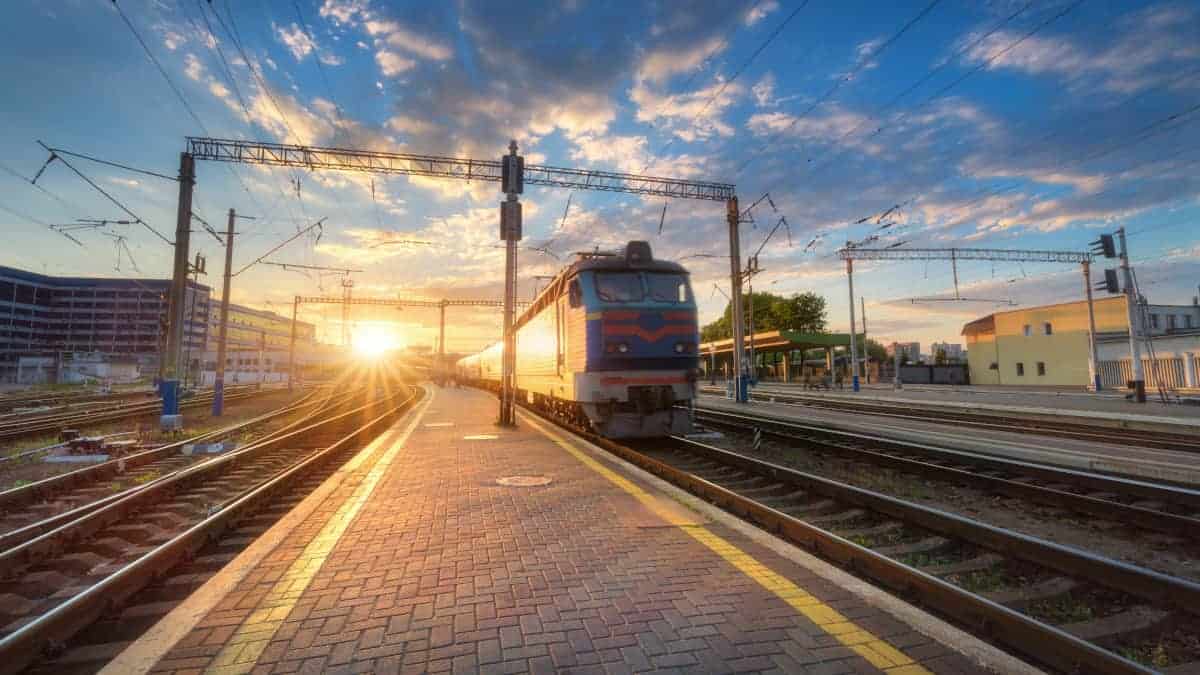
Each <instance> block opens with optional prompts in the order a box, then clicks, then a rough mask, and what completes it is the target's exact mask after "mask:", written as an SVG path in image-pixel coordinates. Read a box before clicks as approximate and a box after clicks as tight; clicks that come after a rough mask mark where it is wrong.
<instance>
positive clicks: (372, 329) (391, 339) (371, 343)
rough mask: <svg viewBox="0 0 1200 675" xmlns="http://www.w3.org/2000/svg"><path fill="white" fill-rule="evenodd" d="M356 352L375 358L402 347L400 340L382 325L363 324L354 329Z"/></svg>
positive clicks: (362, 355)
mask: <svg viewBox="0 0 1200 675" xmlns="http://www.w3.org/2000/svg"><path fill="white" fill-rule="evenodd" d="M353 343H354V352H355V353H356V354H358V355H359V356H361V357H364V358H369V359H375V358H379V357H380V356H382V355H383V354H385V353H387V352H390V351H393V350H396V349H400V348H401V347H403V345H402V344H401V343H400V340H399V339H397V338H396V336H395V335H394V334H393V333H392V332H391V331H389V330H387V329H386V328H384V327H382V326H363V327H361V328H358V329H357V330H355V331H354V340H353Z"/></svg>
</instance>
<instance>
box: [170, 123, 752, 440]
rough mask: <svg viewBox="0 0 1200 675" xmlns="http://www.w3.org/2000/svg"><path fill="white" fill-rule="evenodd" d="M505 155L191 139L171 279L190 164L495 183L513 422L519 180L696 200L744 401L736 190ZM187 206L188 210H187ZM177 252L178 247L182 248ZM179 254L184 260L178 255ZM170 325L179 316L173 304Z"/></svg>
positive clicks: (175, 338) (503, 403) (508, 410)
mask: <svg viewBox="0 0 1200 675" xmlns="http://www.w3.org/2000/svg"><path fill="white" fill-rule="evenodd" d="M508 150H509V152H508V154H507V155H503V156H502V157H501V158H500V159H498V160H480V159H470V158H460V157H442V156H437V155H420V154H412V153H400V152H381V151H375V150H361V149H351V148H330V147H320V146H309V145H293V144H286V143H272V142H263V141H243V140H233V139H221V138H205V137H195V136H189V137H188V138H187V149H186V150H185V151H184V152H182V153H181V155H180V169H179V184H180V195H179V204H180V207H179V216H178V221H177V227H176V242H177V247H176V248H177V250H176V270H175V281H176V282H177V284H181V283H182V279H183V275H181V273H180V270H181V267H180V262H179V261H180V260H183V261H185V262H186V260H187V245H188V229H189V228H188V224H189V220H190V219H189V217H188V215H189V214H190V212H191V197H192V195H191V193H192V187H193V185H194V184H195V161H196V160H207V161H215V162H235V163H241V164H259V165H266V166H283V167H292V168H304V169H309V170H317V169H321V170H336V171H357V172H361V173H378V174H389V175H409V176H427V177H431V178H446V179H458V180H468V181H473V180H479V181H488V182H493V183H500V184H501V191H502V192H503V193H504V195H505V198H504V201H502V202H501V209H500V239H501V240H503V241H504V242H505V249H506V250H505V285H504V340H505V359H504V361H503V364H502V375H501V383H502V386H501V397H500V422H501V424H511V423H512V422H513V420H514V419H515V418H514V416H513V407H512V406H513V400H514V396H513V392H514V382H515V380H514V370H515V344H514V338H513V332H512V325H513V318H514V307H515V303H516V272H517V262H516V261H517V257H516V243H517V242H518V241H520V239H521V229H522V228H521V204H520V201H519V199H518V195H519V194H520V193H521V192H523V191H524V185H525V183H528V184H530V185H545V186H550V187H560V188H569V189H574V190H596V191H601V192H622V193H628V194H638V195H651V196H658V197H667V198H674V199H699V200H706V201H716V202H725V219H726V223H727V225H728V228H729V258H730V285H731V286H732V291H733V292H732V293H731V294H730V295H731V296H732V313H733V317H734V322H733V323H734V325H733V333H734V334H733V339H734V343H735V345H736V348H735V349H734V352H733V359H734V369H735V372H736V373H738V374H739V376H738V377H737V378H736V383H735V398H736V399H737V400H738V401H740V402H744V401H746V400H747V392H746V377H745V370H746V369H745V364H744V354H743V353H742V349H741V345H742V343H743V336H744V330H743V325H742V322H743V321H742V272H741V260H740V259H741V247H740V235H739V231H738V226H739V224H740V223H741V222H742V220H741V215H742V214H741V212H740V211H739V209H738V198H737V193H736V189H735V186H734V185H733V184H731V183H718V182H712V181H696V180H684V179H679V178H667V177H662V176H643V175H638V174H630V173H621V172H615V171H598V170H593V169H578V168H570V167H556V166H544V165H537V164H530V165H526V164H525V160H524V158H523V157H521V156H520V155H518V154H517V144H516V141H513V142H510V143H509V146H508ZM185 207H186V208H185ZM180 249H182V250H180ZM181 256H182V257H181ZM171 318H172V320H174V321H180V320H181V318H182V317H181V316H180V315H179V312H178V310H176V309H175V308H174V306H173V308H172V317H171ZM171 340H172V341H171V345H170V346H169V348H168V352H169V354H168V358H169V359H170V361H169V363H170V364H171V369H170V370H169V371H168V374H169V377H175V376H176V371H177V368H178V364H177V358H178V357H177V356H171V354H176V353H177V351H178V347H179V344H180V342H181V341H182V335H181V333H180V332H179V331H172V332H171Z"/></svg>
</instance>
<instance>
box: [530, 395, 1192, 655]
mask: <svg viewBox="0 0 1200 675" xmlns="http://www.w3.org/2000/svg"><path fill="white" fill-rule="evenodd" d="M526 407H527V406H526ZM527 409H529V408H528V407H527ZM530 410H531V411H532V412H534V413H535V414H538V415H540V416H542V417H543V418H544V419H547V420H548V421H551V422H553V423H555V424H558V425H559V426H561V427H563V428H565V429H567V430H568V431H570V432H571V433H574V434H576V435H579V436H581V437H583V438H585V439H586V440H588V441H590V442H591V443H593V444H595V445H597V446H599V447H601V448H602V449H604V450H606V451H608V452H610V453H612V454H614V455H616V456H617V457H620V458H621V459H624V460H626V461H628V462H630V463H632V464H634V465H635V466H638V467H640V468H642V469H644V470H646V471H648V472H650V473H652V474H654V475H657V476H659V477H661V478H664V479H666V480H668V481H670V482H672V483H675V484H676V485H679V486H681V487H683V488H684V489H686V490H688V491H689V492H692V493H693V494H696V495H697V496H700V497H701V498H703V499H705V500H706V501H709V502H711V503H713V504H715V505H717V506H719V507H721V508H724V509H726V510H728V511H731V512H733V513H734V514H736V515H739V516H741V517H743V518H746V519H748V520H751V521H753V522H755V523H757V524H758V525H760V526H762V527H764V528H765V529H767V530H768V531H770V532H772V533H774V534H776V535H778V536H780V537H782V538H785V539H788V540H790V541H792V542H794V543H796V544H799V545H801V546H804V547H806V548H808V549H810V550H812V551H813V552H814V553H816V554H818V555H821V556H823V557H825V558H827V559H830V560H833V561H834V562H837V563H839V564H841V565H842V566H844V567H846V568H848V569H849V570H851V571H852V572H855V573H857V574H859V575H862V576H865V577H867V578H869V579H872V580H874V581H877V582H879V583H881V584H883V585H885V586H887V587H889V588H892V589H895V590H897V591H899V592H900V593H901V595H903V596H904V597H905V598H906V599H907V600H908V601H910V602H913V603H914V604H918V605H923V606H925V607H929V608H932V609H934V610H935V611H937V612H939V613H942V614H944V615H946V616H948V617H951V618H953V619H955V620H956V621H959V622H961V623H962V624H964V625H966V626H968V627H969V628H970V629H972V630H973V631H974V632H975V633H976V634H978V635H982V636H983V637H984V638H985V639H987V640H989V641H991V642H995V643H1000V644H1003V645H1004V646H1006V647H1008V648H1010V649H1013V650H1014V651H1017V652H1020V653H1024V654H1026V655H1028V656H1030V657H1033V658H1034V659H1036V660H1038V661H1039V662H1042V663H1045V664H1047V665H1050V666H1052V667H1054V668H1057V669H1059V670H1062V671H1063V672H1070V673H1079V672H1086V673H1102V674H1105V675H1107V674H1113V675H1117V674H1126V675H1127V674H1130V673H1137V674H1145V673H1153V672H1154V671H1153V670H1150V669H1148V668H1146V667H1144V666H1142V665H1140V664H1138V663H1135V662H1133V661H1130V660H1128V659H1125V658H1123V657H1121V656H1120V655H1118V654H1115V653H1113V652H1110V651H1107V650H1106V649H1103V648H1101V647H1099V646H1097V645H1095V644H1092V643H1090V642H1088V641H1086V640H1083V639H1081V638H1079V637H1076V636H1075V635H1072V634H1070V633H1068V632H1066V631H1064V630H1062V629H1059V628H1057V627H1055V626H1052V625H1049V624H1047V623H1044V622H1042V621H1038V620H1037V619H1034V618H1032V617H1029V616H1026V615H1024V614H1021V613H1020V612H1017V611H1015V610H1012V609H1009V608H1008V607H1005V606H1003V605H1000V604H999V603H996V602H993V601H991V600H988V599H987V598H984V597H982V596H979V595H976V594H975V593H972V592H970V591H967V590H964V589H962V588H960V587H958V586H955V585H954V584H952V583H949V582H947V581H943V580H942V579H939V578H937V577H935V576H933V575H931V574H928V573H925V572H922V571H920V570H918V569H915V568H913V567H909V566H908V565H905V564H903V563H900V562H898V561H895V560H892V559H891V558H888V557H887V556H885V555H883V554H880V553H876V552H875V551H872V550H871V549H869V548H866V547H864V546H859V545H858V544H855V543H854V542H851V541H849V540H848V539H845V538H843V537H840V536H838V535H836V534H834V533H832V532H829V531H826V530H823V529H821V528H819V527H816V526H814V525H810V524H808V523H806V522H804V521H802V520H799V519H798V518H795V517H793V516H790V515H788V514H786V513H783V512H781V511H778V510H776V509H773V508H771V507H770V506H767V505H766V504H763V503H761V502H759V501H757V500H755V499H752V498H750V497H746V496H743V495H741V494H738V493H737V492H734V491H732V490H729V489H727V488H724V487H721V486H719V485H717V484H715V483H713V482H710V481H708V480H705V479H703V478H701V477H699V476H696V475H695V474H692V473H690V472H688V471H686V470H683V469H680V468H677V467H674V466H671V465H670V464H669V463H667V462H664V461H661V460H658V459H654V458H652V457H649V456H647V455H645V454H643V453H642V452H639V451H637V450H635V449H633V448H630V447H628V446H625V445H622V444H620V443H617V442H615V441H612V440H610V439H607V438H603V437H600V436H597V435H595V434H592V433H590V432H587V431H583V430H581V429H578V428H575V427H572V426H568V425H565V424H564V423H563V422H562V421H561V420H557V419H555V418H552V417H548V416H546V415H544V414H543V413H542V412H541V411H537V410H532V409H530ZM671 440H672V442H676V443H680V444H681V445H682V446H684V447H686V448H687V450H688V451H690V452H693V453H694V454H697V455H700V456H702V457H707V458H709V459H713V460H715V461H717V462H718V463H721V464H725V465H727V466H732V467H734V468H738V469H741V470H744V471H747V472H749V473H753V474H758V475H760V476H765V477H769V478H774V479H776V480H783V481H784V482H790V483H792V484H793V485H798V486H800V487H802V488H803V489H805V490H810V491H812V492H814V493H817V494H821V495H823V496H825V497H827V498H831V499H835V500H839V501H843V502H846V503H850V504H855V505H858V506H861V507H864V508H867V509H870V510H873V511H876V512H878V513H882V514H885V515H888V516H890V517H892V518H896V519H898V520H901V521H903V522H909V523H916V524H918V525H919V526H921V527H924V528H925V529H928V530H930V531H933V532H941V533H943V534H948V535H950V536H953V537H955V538H957V539H960V540H965V541H969V542H972V543H974V544H976V545H979V546H981V547H982V548H987V549H992V550H999V551H1003V552H1004V554H1005V555H1006V556H1008V557H1017V558H1021V559H1026V560H1030V561H1031V562H1034V563H1035V564H1037V565H1039V566H1043V567H1049V568H1051V569H1056V570H1058V571H1060V572H1064V573H1066V574H1068V575H1069V576H1074V577H1084V578H1086V579H1088V580H1090V581H1093V582H1094V583H1097V584H1099V585H1102V586H1106V587H1109V588H1117V589H1118V590H1120V591H1122V592H1127V593H1132V594H1134V595H1137V596H1139V597H1143V598H1145V599H1150V600H1152V601H1154V602H1157V603H1158V604H1160V605H1166V606H1171V607H1176V608H1179V609H1181V610H1182V611H1184V612H1188V613H1193V614H1195V613H1197V612H1200V606H1198V605H1197V604H1196V601H1197V599H1200V584H1196V583H1193V582H1190V581H1186V580H1183V579H1177V578H1174V577H1170V576H1167V575H1164V574H1160V573H1158V572H1153V571H1150V570H1143V569H1141V568H1136V567H1133V566H1132V565H1127V564H1125V563H1121V562H1118V561H1114V560H1109V559H1107V558H1102V557H1100V556H1096V555H1093V554H1090V553H1087V552H1084V551H1079V550H1077V549H1072V548H1070V547H1066V546H1062V545H1060V544H1054V543H1052V542H1046V541H1043V540H1040V539H1037V538H1035V537H1030V536H1027V535H1022V534H1019V533H1015V532H1010V531H1007V530H1003V529H1001V528H997V527H994V526H991V525H987V524H985V523H980V522H977V521H973V520H971V519H968V518H963V517H961V516H957V515H954V514H951V513H946V512H943V511H938V510H936V509H931V508H928V507H924V506H921V505H918V504H912V503H909V502H904V501H903V500H899V499H896V498H893V497H889V496H887V495H883V494H879V493H875V492H872V491H870V490H864V489H862V488H856V487H854V486H850V485H846V484H844V483H839V482H837V481H832V480H829V479H826V478H821V477H820V476H815V475H812V474H806V473H803V472H800V471H796V470H794V469H790V468H788V467H784V466H779V465H776V464H772V463H770V462H765V461H762V460H757V459H754V458H751V457H746V456H744V455H739V454H737V453H733V452H730V451H727V450H722V449H721V448H715V447H713V446H709V445H705V444H703V443H698V442H696V441H692V440H689V439H685V438H679V437H672V439H671ZM1076 567H1078V568H1080V569H1075V568H1076ZM1065 570H1069V571H1065ZM1081 571H1082V572H1085V573H1082V574H1081V573H1080V572H1081ZM1177 594H1178V595H1177Z"/></svg>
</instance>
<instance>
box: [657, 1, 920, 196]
mask: <svg viewBox="0 0 1200 675" xmlns="http://www.w3.org/2000/svg"><path fill="white" fill-rule="evenodd" d="M935 1H940V0H935ZM809 2H810V0H803V1H802V2H801V3H800V4H799V5H797V6H796V8H795V9H793V10H792V11H791V13H789V14H788V15H787V17H786V18H785V19H784V20H783V21H781V22H779V24H778V25H776V26H775V29H774V30H772V31H771V34H770V35H768V36H767V37H766V39H765V40H763V41H762V43H760V44H759V45H758V47H757V48H756V49H755V50H754V52H753V53H751V54H750V56H749V57H748V58H747V59H746V60H744V61H743V62H742V64H741V65H740V66H738V69H737V70H736V71H734V73H733V75H731V76H730V77H729V79H727V80H725V81H723V82H722V83H721V86H720V87H718V88H717V91H716V92H715V93H713V95H712V96H710V97H709V98H708V100H707V101H705V102H704V105H703V106H701V107H700V110H699V111H698V112H697V113H696V114H695V115H693V116H692V120H691V124H692V125H694V124H695V123H696V122H697V121H699V120H700V117H701V116H703V115H704V113H705V112H707V111H708V109H709V107H711V106H712V104H713V103H714V102H715V101H716V100H717V99H718V98H720V97H721V95H722V94H724V93H725V90H726V89H728V88H729V85H731V84H733V83H734V82H735V81H737V79H738V77H740V76H741V75H742V73H744V72H746V69H747V68H749V67H750V65H751V64H753V63H754V61H755V59H757V58H758V56H759V55H760V54H762V53H763V52H764V51H766V49H767V47H769V46H770V45H771V43H772V42H774V41H775V38H777V37H779V34H780V33H782V32H783V29H784V28H786V27H787V25H788V24H789V23H791V21H792V19H794V18H796V15H797V14H799V13H800V10H802V9H804V8H805V7H807V6H808V3H809ZM678 137H679V136H678V135H672V136H671V138H670V139H669V140H668V141H667V142H666V144H664V145H663V146H662V147H661V148H659V149H658V152H655V153H654V154H653V155H651V156H650V160H649V161H648V162H647V163H646V166H644V167H642V170H641V172H640V173H645V172H646V170H647V169H649V168H650V167H652V166H654V163H655V162H657V161H658V159H659V157H661V156H662V153H664V152H666V151H667V148H669V147H671V146H672V145H673V144H674V143H675V139H677V138H678Z"/></svg>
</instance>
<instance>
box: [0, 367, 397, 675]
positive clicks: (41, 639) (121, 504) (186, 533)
mask: <svg viewBox="0 0 1200 675" xmlns="http://www.w3.org/2000/svg"><path fill="white" fill-rule="evenodd" d="M393 391H394V389H393ZM418 392H419V390H416V389H413V388H411V387H401V390H400V391H399V392H398V393H384V394H381V395H376V394H375V392H374V391H370V392H367V391H365V390H364V391H362V392H361V393H360V394H359V395H356V396H353V397H352V400H348V401H346V400H344V401H341V402H339V403H336V404H334V405H332V406H331V407H322V408H320V409H318V410H317V411H314V412H313V413H310V414H309V415H308V416H307V418H306V419H305V420H304V423H302V424H293V425H290V426H289V427H288V428H285V429H283V430H280V431H278V432H275V433H272V434H270V435H269V436H268V437H266V438H264V439H260V440H257V441H255V442H252V443H250V444H248V445H246V446H245V447H242V448H239V449H237V450H235V451H232V452H229V453H226V454H223V455H219V456H217V457H214V458H212V459H210V460H207V461H204V462H201V463H199V464H196V465H193V466H190V467H187V468H184V469H182V470H179V471H176V472H175V473H173V474H170V475H168V476H164V477H163V478H161V479H159V480H154V481H150V482H148V483H146V484H145V485H144V486H141V487H138V488H134V489H130V490H127V491H126V492H125V493H124V494H123V495H122V496H120V497H119V498H117V499H115V500H110V501H107V502H106V503H104V504H102V505H100V506H98V507H96V508H94V509H90V510H88V511H86V512H84V513H82V514H80V515H78V517H75V518H73V519H71V520H69V521H67V522H65V523H61V524H57V525H56V526H54V527H53V528H51V529H49V530H47V531H44V532H42V533H41V534H39V535H38V536H36V537H33V538H31V539H28V540H26V541H22V542H20V543H16V544H15V545H13V546H10V547H4V548H3V549H2V550H0V673H9V672H17V671H19V670H21V669H23V668H25V667H26V666H28V665H30V664H31V663H33V662H35V661H36V660H38V659H39V658H43V657H47V656H49V657H54V656H56V655H59V654H62V653H63V652H64V651H65V650H67V648H68V647H71V646H75V647H76V650H73V651H78V650H79V649H82V650H83V651H84V652H87V651H88V649H89V648H88V647H86V646H80V645H75V644H74V643H73V642H70V641H71V640H72V638H73V637H74V636H76V635H77V634H79V633H80V632H81V631H84V630H85V629H87V628H88V627H89V626H90V625H92V624H93V623H94V622H96V621H97V620H98V619H104V620H111V619H112V618H113V616H114V614H115V615H117V616H119V615H120V610H121V609H122V608H124V607H125V605H126V604H127V603H128V602H129V601H130V600H131V599H134V598H135V597H136V596H137V594H138V593H139V592H140V591H142V590H143V589H145V588H147V587H148V586H150V585H151V584H152V583H155V582H156V581H161V580H163V579H168V578H170V577H171V573H172V570H175V571H176V572H178V570H177V568H178V566H180V565H184V567H185V568H189V567H190V568H192V571H191V572H187V573H184V576H185V577H186V580H187V583H186V584H185V586H186V587H188V588H192V587H198V585H199V583H201V581H200V580H199V579H198V578H197V577H196V572H195V565H196V564H197V561H198V560H200V559H204V558H209V559H208V560H207V563H208V564H209V565H210V567H211V563H212V562H213V561H212V559H211V556H209V555H207V554H206V553H205V552H206V551H208V550H209V549H211V548H212V547H213V546H215V545H216V544H218V543H221V542H224V543H225V544H228V543H230V542H231V541H232V542H236V543H240V544H241V545H245V544H248V543H249V541H251V540H252V539H253V536H251V535H250V534H248V533H252V532H253V531H255V528H259V527H261V526H263V525H267V524H268V523H270V522H274V519H276V518H278V517H279V516H281V515H282V514H283V513H286V508H285V509H283V510H282V511H281V510H280V508H281V506H284V505H287V504H293V503H295V501H297V500H298V499H300V498H302V497H303V495H304V494H306V490H307V489H308V488H309V487H311V486H312V485H313V482H314V481H317V482H319V480H323V477H325V476H327V475H328V474H329V473H331V472H332V471H334V470H336V467H337V466H339V465H340V464H341V463H342V462H343V461H345V459H347V458H348V457H350V456H352V455H353V453H354V452H356V451H357V450H358V449H359V448H361V447H362V446H363V445H365V444H366V443H368V442H369V441H370V439H372V438H374V436H375V435H377V434H378V433H379V432H380V431H382V430H383V429H385V428H387V426H389V425H390V424H392V423H393V422H394V421H395V420H396V418H397V417H398V416H399V415H400V414H402V413H403V412H404V411H405V410H407V409H408V408H409V407H410V406H411V405H413V404H414V403H415V402H416V401H417V400H418V399H419V397H420V395H419V394H418ZM267 526H269V525H267ZM197 556H199V557H197ZM217 557H218V558H220V557H221V556H220V555H218V556H217ZM202 564H203V563H202ZM218 567H219V565H218ZM188 575H190V576H188ZM200 576H203V575H200ZM188 584H190V585H188ZM179 588H180V586H178V585H176V586H175V589H176V590H178V589H179ZM184 595H186V594H184ZM176 599H181V597H180V598H176ZM168 604H169V603H168ZM156 608H157V609H160V610H162V613H163V614H165V612H166V611H169V610H168V609H167V608H165V607H163V606H162V603H161V602H160V603H159V604H158V605H157V606H156ZM141 616H142V617H143V618H145V616H146V613H145V612H144V611H143V612H142V613H141ZM126 628H128V627H126ZM100 635H101V636H103V635H104V633H100ZM93 637H94V635H93ZM110 646H111V645H110ZM91 651H92V652H95V651H96V650H95V649H94V648H93V649H91ZM46 667H48V668H49V669H50V670H53V671H55V672H60V670H59V669H58V668H57V667H56V666H54V665H53V664H51V665H49V666H46Z"/></svg>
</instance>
